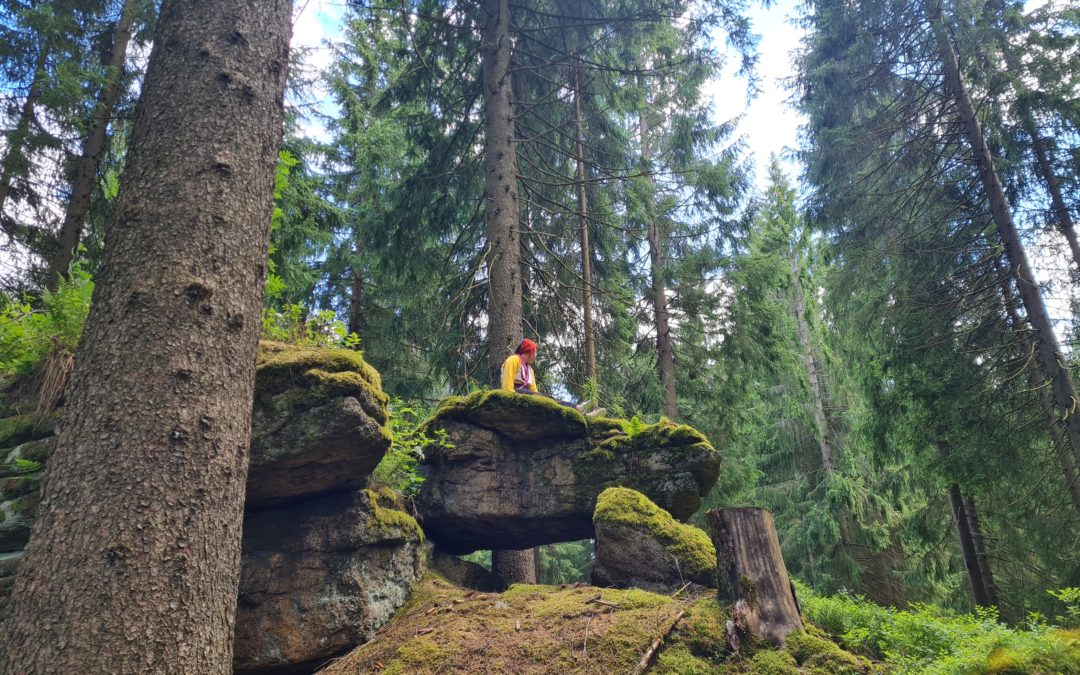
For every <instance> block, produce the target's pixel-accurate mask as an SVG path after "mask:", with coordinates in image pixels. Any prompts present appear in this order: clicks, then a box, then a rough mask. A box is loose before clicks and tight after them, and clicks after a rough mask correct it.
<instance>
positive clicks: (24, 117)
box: [0, 45, 49, 216]
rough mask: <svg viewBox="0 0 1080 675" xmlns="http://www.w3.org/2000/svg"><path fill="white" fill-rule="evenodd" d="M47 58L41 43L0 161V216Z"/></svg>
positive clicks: (39, 91) (39, 88) (9, 191)
mask: <svg viewBox="0 0 1080 675" xmlns="http://www.w3.org/2000/svg"><path fill="white" fill-rule="evenodd" d="M48 58H49V52H48V50H47V49H46V48H45V47H44V45H43V46H42V48H41V50H40V51H39V52H38V58H37V62H36V63H35V64H34V75H33V79H32V80H31V82H30V89H29V90H28V91H27V92H26V98H25V99H24V100H23V105H22V110H20V111H19V120H18V121H17V122H16V123H15V128H14V129H13V130H12V131H11V133H10V134H9V135H8V139H7V152H6V153H5V154H4V161H3V162H0V216H2V215H3V212H4V205H5V204H6V203H7V198H8V194H10V193H11V181H12V179H13V177H14V174H15V171H16V170H17V167H18V165H19V163H20V162H21V161H22V160H23V150H24V148H23V143H24V142H25V141H26V135H27V134H28V133H29V132H30V123H31V122H32V121H33V120H34V108H36V107H37V102H38V100H39V99H40V98H41V81H42V79H43V78H44V77H45V64H46V63H47V62H48Z"/></svg>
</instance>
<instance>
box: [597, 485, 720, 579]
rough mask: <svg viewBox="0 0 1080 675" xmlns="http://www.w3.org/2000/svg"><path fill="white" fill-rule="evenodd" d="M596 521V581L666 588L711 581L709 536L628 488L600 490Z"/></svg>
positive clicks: (713, 559)
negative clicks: (681, 521) (676, 518)
mask: <svg viewBox="0 0 1080 675" xmlns="http://www.w3.org/2000/svg"><path fill="white" fill-rule="evenodd" d="M593 523H594V524H595V526H596V563H595V564H594V565H593V571H592V582H593V584H594V585H596V586H617V587H619V588H644V589H646V590H650V591H653V592H657V593H670V592H672V591H674V590H676V589H678V588H680V587H682V586H683V585H684V584H687V583H694V584H697V585H699V586H715V585H716V581H715V579H716V549H715V548H714V547H713V543H712V541H711V540H710V539H709V535H708V534H706V533H705V532H704V531H703V530H699V529H698V528H696V527H694V526H692V525H684V524H683V523H680V522H678V521H676V520H675V519H674V518H672V517H671V514H669V513H668V512H667V511H664V510H663V509H661V508H660V507H659V506H657V505H656V504H654V503H652V502H651V501H650V500H649V498H648V497H646V496H645V495H643V494H641V493H640V492H636V491H634V490H631V489H629V488H608V489H607V490H604V491H603V492H602V493H600V497H599V498H598V499H597V501H596V513H595V514H594V515H593Z"/></svg>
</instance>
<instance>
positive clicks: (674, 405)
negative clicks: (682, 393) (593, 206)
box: [638, 111, 679, 420]
mask: <svg viewBox="0 0 1080 675" xmlns="http://www.w3.org/2000/svg"><path fill="white" fill-rule="evenodd" d="M638 131H639V133H640V134H641V161H642V164H644V165H645V166H646V167H648V166H649V162H650V161H651V159H652V150H651V148H650V147H649V121H648V120H647V119H646V118H645V112H644V111H642V112H640V113H638ZM648 181H649V184H650V187H655V181H654V180H653V178H652V175H651V174H650V175H649V177H648ZM646 201H647V206H646V208H647V211H648V218H649V223H648V227H649V232H648V238H649V263H650V268H651V269H650V271H651V273H652V291H653V317H654V321H655V324H656V354H657V360H656V361H657V368H658V370H659V371H660V384H661V386H662V387H663V389H664V404H663V411H664V415H666V416H667V418H668V419H671V420H674V419H676V418H678V416H679V399H678V396H677V392H676V390H675V352H674V350H673V349H672V346H671V326H670V323H669V321H668V308H667V284H666V283H665V282H664V249H663V244H664V242H663V235H662V234H661V232H660V223H659V222H658V216H657V215H656V208H655V203H654V200H653V195H652V194H651V192H650V194H649V195H648V197H647V199H646Z"/></svg>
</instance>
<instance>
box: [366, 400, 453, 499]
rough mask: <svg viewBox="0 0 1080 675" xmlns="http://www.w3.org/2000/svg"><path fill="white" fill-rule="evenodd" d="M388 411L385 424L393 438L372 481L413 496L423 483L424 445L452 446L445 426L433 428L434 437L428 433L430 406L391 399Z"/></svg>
mask: <svg viewBox="0 0 1080 675" xmlns="http://www.w3.org/2000/svg"><path fill="white" fill-rule="evenodd" d="M389 410H390V417H389V420H388V421H387V424H388V425H389V427H390V435H391V438H392V439H393V440H392V442H391V445H390V450H388V451H387V453H386V455H384V456H383V458H382V460H381V461H380V462H379V465H378V466H377V467H375V472H374V474H373V475H374V478H375V480H377V481H379V482H380V483H383V484H384V485H387V486H389V487H390V488H392V489H393V490H394V491H396V492H398V493H400V494H402V495H404V496H406V497H415V496H416V495H417V493H419V492H420V485H421V484H423V482H424V477H423V475H421V474H420V472H419V466H420V462H422V461H423V460H424V450H425V448H428V447H431V446H433V445H434V446H438V447H443V448H452V447H454V445H453V444H452V443H450V441H448V440H447V438H446V431H445V430H444V429H436V430H435V431H434V437H431V436H428V435H427V431H428V429H427V428H426V427H425V426H424V422H425V421H426V420H427V419H428V418H429V417H430V416H431V410H430V409H429V408H424V407H422V406H420V405H418V404H415V403H414V404H409V403H407V402H405V401H402V400H401V399H393V400H391V401H390V407H389Z"/></svg>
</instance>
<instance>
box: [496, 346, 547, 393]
mask: <svg viewBox="0 0 1080 675" xmlns="http://www.w3.org/2000/svg"><path fill="white" fill-rule="evenodd" d="M523 368H524V370H522V369H523ZM519 372H520V373H521V374H520V375H519ZM522 375H524V377H522ZM515 379H517V380H519V381H524V382H525V386H526V387H527V388H528V389H529V390H530V391H535V392H538V393H539V390H538V389H537V388H536V374H535V373H534V372H533V369H532V366H530V365H529V364H527V363H525V362H524V361H522V360H521V357H520V356H518V355H517V354H511V355H510V357H509V358H508V359H506V360H505V361H503V366H502V388H503V389H505V390H506V391H514V380H515Z"/></svg>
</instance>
